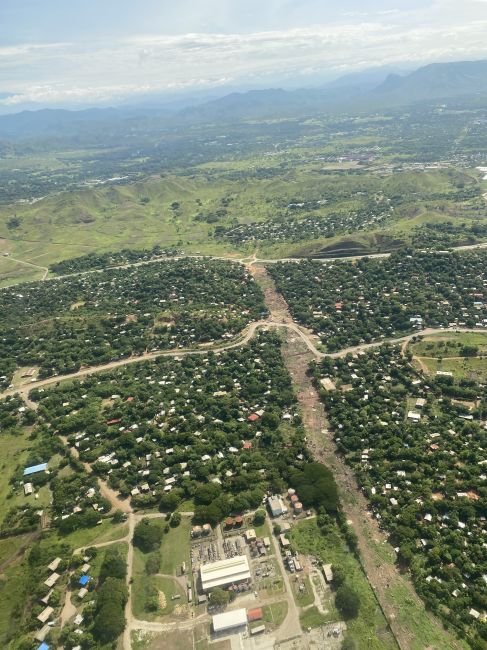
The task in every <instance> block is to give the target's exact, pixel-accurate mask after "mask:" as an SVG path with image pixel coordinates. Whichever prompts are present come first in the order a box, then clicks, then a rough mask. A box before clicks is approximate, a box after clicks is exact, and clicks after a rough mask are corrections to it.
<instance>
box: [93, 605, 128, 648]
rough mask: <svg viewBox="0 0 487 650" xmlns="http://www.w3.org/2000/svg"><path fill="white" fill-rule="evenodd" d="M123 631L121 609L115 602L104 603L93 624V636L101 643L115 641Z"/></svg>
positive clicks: (123, 624) (123, 618)
mask: <svg viewBox="0 0 487 650" xmlns="http://www.w3.org/2000/svg"><path fill="white" fill-rule="evenodd" d="M124 629H125V616H124V612H123V609H122V608H121V607H120V606H119V604H118V603H116V602H106V603H104V604H103V605H102V607H101V608H100V609H99V610H98V612H97V614H96V616H95V621H94V624H93V636H94V637H95V639H97V640H98V641H101V642H102V643H111V642H112V641H115V639H117V638H118V637H119V636H120V635H121V634H122V632H123V631H124Z"/></svg>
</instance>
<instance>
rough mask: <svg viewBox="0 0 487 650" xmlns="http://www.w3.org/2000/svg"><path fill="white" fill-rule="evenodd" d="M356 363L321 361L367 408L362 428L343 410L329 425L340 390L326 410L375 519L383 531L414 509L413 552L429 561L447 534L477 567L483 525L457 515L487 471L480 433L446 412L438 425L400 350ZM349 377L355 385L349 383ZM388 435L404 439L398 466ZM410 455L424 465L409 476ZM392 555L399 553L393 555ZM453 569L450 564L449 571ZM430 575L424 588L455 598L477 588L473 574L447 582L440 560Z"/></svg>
mask: <svg viewBox="0 0 487 650" xmlns="http://www.w3.org/2000/svg"><path fill="white" fill-rule="evenodd" d="M354 357H355V358H354V359H352V360H351V361H350V360H349V359H340V360H333V361H330V362H327V365H328V366H329V365H331V363H333V364H334V365H333V367H332V368H330V369H329V370H328V368H327V370H328V374H330V375H331V379H333V380H334V381H337V380H340V381H341V382H343V383H344V384H349V385H350V390H353V391H354V397H353V400H354V402H353V403H354V404H355V405H358V404H360V402H361V401H364V400H365V398H367V399H366V400H365V401H367V402H368V403H369V404H370V409H371V410H370V412H369V415H368V419H367V421H366V420H364V421H363V422H362V423H357V420H356V419H354V420H353V422H354V425H353V429H352V430H351V429H349V428H348V427H347V426H346V425H344V424H343V422H347V420H348V418H347V411H346V409H345V410H343V407H342V406H340V407H339V413H340V419H339V420H338V422H334V421H333V417H334V415H333V414H334V412H335V407H334V403H336V404H337V406H338V405H339V404H342V405H343V404H344V403H346V402H345V400H344V394H343V393H342V392H341V391H335V392H327V393H326V403H327V410H328V412H329V413H330V416H331V420H332V422H333V426H334V428H335V440H336V441H337V442H338V443H339V444H341V445H344V448H345V449H347V440H348V436H352V437H353V440H354V449H353V451H352V450H349V458H350V459H354V462H355V463H356V467H357V468H359V467H360V472H361V476H362V477H365V476H366V474H368V475H369V479H367V478H363V481H364V482H365V484H366V487H364V491H365V492H366V494H367V495H368V496H369V497H371V499H372V512H373V514H374V516H375V517H376V518H377V519H378V520H381V521H383V522H384V525H385V527H386V528H387V522H388V521H393V522H394V525H397V524H396V522H397V520H399V523H400V519H401V513H402V512H404V510H405V509H407V508H408V507H411V508H414V509H415V510H416V511H417V516H416V523H415V528H416V529H417V531H416V532H417V540H416V552H417V553H428V554H429V552H430V550H431V549H432V548H433V546H434V545H435V544H436V543H437V542H436V540H437V539H439V538H441V537H443V536H445V535H451V534H452V533H453V534H454V536H455V538H456V539H458V540H459V544H460V545H461V549H462V554H463V555H464V556H465V557H467V558H468V557H472V562H473V563H474V564H475V558H476V557H477V551H476V549H477V548H483V547H485V535H487V519H486V518H485V516H481V515H479V514H476V515H475V516H472V515H470V516H465V514H462V512H463V510H462V509H461V504H462V503H463V504H467V503H469V504H471V505H472V506H474V505H475V504H476V503H477V502H478V501H479V499H480V498H481V497H480V495H479V493H478V492H477V490H476V489H474V488H472V485H473V484H474V485H482V484H483V483H484V482H485V481H486V480H487V472H486V471H485V469H484V466H485V464H487V461H483V460H482V456H481V454H480V455H479V446H478V440H479V439H478V434H476V433H475V431H465V430H463V426H464V424H463V422H462V420H464V419H465V416H464V415H463V414H462V413H461V412H459V413H458V415H456V416H455V415H454V414H451V413H449V415H448V419H447V420H446V421H445V420H444V419H443V418H442V416H441V415H440V414H439V413H438V409H440V410H441V400H440V401H438V400H437V399H436V398H435V397H434V395H433V394H432V393H430V392H428V387H427V386H426V385H425V384H424V381H423V380H422V379H419V378H418V377H417V376H416V375H415V373H414V372H413V371H412V370H411V367H410V366H409V365H408V363H407V361H406V360H404V359H402V358H401V356H400V352H399V350H390V351H388V352H387V354H385V353H384V351H378V350H376V351H369V352H368V353H362V354H357V355H354ZM352 374H354V375H355V379H352V377H351V375H352ZM365 375H367V377H368V378H369V380H368V381H367V382H365V380H364V378H365ZM391 375H394V378H395V383H400V384H402V385H409V386H410V388H409V391H408V392H409V395H408V397H407V398H405V397H404V395H403V394H401V395H399V396H397V395H395V393H394V391H393V390H391V389H392V383H391V381H392V378H391ZM371 377H373V380H371V379H370V378H371ZM484 390H485V389H484ZM426 395H428V397H426ZM411 399H413V400H415V401H414V405H415V409H416V410H415V411H412V410H409V411H408V407H407V406H406V404H407V403H408V402H409V403H411ZM427 400H434V402H432V405H433V406H434V407H435V409H437V410H436V418H435V419H434V420H429V418H426V417H424V415H423V414H422V411H423V410H424V408H425V406H426V404H427ZM349 408H353V409H354V412H355V406H353V407H352V406H350V407H349ZM455 419H456V423H455ZM482 426H486V425H485V424H482ZM390 432H391V434H390ZM399 432H401V433H399ZM406 432H407V436H406ZM357 433H358V434H359V435H360V439H361V448H360V449H359V450H356V448H355V444H356V438H357ZM389 435H392V436H393V437H394V438H395V437H396V436H399V435H400V436H401V438H402V439H403V441H404V442H403V445H402V447H403V448H404V450H405V453H406V457H405V459H404V460H402V458H403V456H402V455H401V452H400V448H397V450H396V454H397V457H395V456H392V457H391V449H390V447H389V446H388V445H389V444H390V443H389V442H388V440H389V438H388V436H389ZM395 439H396V438H395ZM386 449H387V452H386ZM408 449H411V450H413V449H416V453H415V456H414V457H415V458H418V455H417V450H419V453H420V454H421V457H422V458H423V460H422V462H419V463H418V462H415V465H414V474H415V476H414V477H413V476H412V474H413V468H412V467H411V465H410V463H408V461H407V454H408V452H407V450H408ZM468 450H470V451H471V453H472V454H474V455H477V457H478V458H479V462H478V463H472V462H469V463H467V464H466V465H465V464H464V462H459V457H460V454H462V457H464V455H465V453H466V452H467V451H468ZM384 453H387V457H388V459H389V463H384V462H383V458H384ZM436 456H437V457H438V461H437V460H436ZM438 463H439V464H438ZM447 473H448V477H449V478H450V480H451V477H452V476H455V481H456V486H457V489H456V491H455V493H454V494H452V493H451V491H448V490H447V489H446V487H445V486H446V481H447ZM419 475H421V476H422V479H421V480H420V479H418V476H419ZM432 485H433V486H434V487H430V489H432V493H431V497H430V499H426V498H425V497H424V488H425V487H426V488H427V487H428V486H432ZM431 501H432V502H433V503H434V502H441V508H440V509H438V510H436V509H434V508H432V507H431V504H430V502H431ZM469 510H470V511H471V512H474V511H472V509H471V508H469V509H467V510H466V512H469ZM408 525H409V524H408ZM460 540H461V541H460ZM396 551H397V552H399V548H398V549H396ZM430 564H431V562H430ZM454 567H455V564H454V563H453V564H452V565H451V568H454ZM430 572H431V573H430V574H429V575H428V576H427V577H426V583H427V584H428V583H431V582H432V581H435V582H439V583H443V585H445V583H446V582H448V583H449V585H448V589H450V594H451V596H452V597H453V598H455V599H457V598H459V597H460V596H463V597H464V598H465V597H468V596H469V595H472V594H473V592H474V591H475V590H477V589H479V588H480V587H479V584H478V578H475V577H474V576H473V575H472V574H471V572H465V571H462V580H461V581H460V583H458V582H457V580H456V577H455V575H456V574H455V573H452V575H451V578H449V579H448V580H447V579H446V578H445V576H444V567H443V565H442V563H441V561H438V563H437V566H434V567H433V566H430ZM474 581H477V582H474ZM486 581H487V578H484V582H486ZM473 610H474V612H473V613H472V612H470V613H471V616H472V617H474V618H475V616H476V613H475V612H477V610H476V609H475V607H474V608H473ZM469 611H470V608H469ZM477 613H478V612H477ZM478 614H479V618H480V619H481V618H482V617H483V616H484V614H483V613H478Z"/></svg>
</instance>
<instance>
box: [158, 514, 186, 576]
mask: <svg viewBox="0 0 487 650" xmlns="http://www.w3.org/2000/svg"><path fill="white" fill-rule="evenodd" d="M190 531H191V519H190V517H182V518H181V523H180V525H179V526H178V527H177V528H169V532H168V533H167V535H164V537H163V540H162V545H161V557H162V559H161V573H164V574H166V575H175V574H176V571H177V569H178V567H180V566H181V565H182V563H183V562H186V566H189V558H190Z"/></svg>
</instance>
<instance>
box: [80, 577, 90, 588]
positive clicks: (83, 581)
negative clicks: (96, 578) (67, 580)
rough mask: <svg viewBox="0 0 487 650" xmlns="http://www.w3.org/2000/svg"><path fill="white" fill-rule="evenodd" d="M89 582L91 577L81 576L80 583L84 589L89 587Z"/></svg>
mask: <svg viewBox="0 0 487 650" xmlns="http://www.w3.org/2000/svg"><path fill="white" fill-rule="evenodd" d="M89 581H90V576H81V578H80V579H79V583H80V585H81V586H82V587H84V586H85V585H87V584H88V582H89Z"/></svg>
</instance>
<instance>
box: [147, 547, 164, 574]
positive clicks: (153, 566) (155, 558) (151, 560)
mask: <svg viewBox="0 0 487 650" xmlns="http://www.w3.org/2000/svg"><path fill="white" fill-rule="evenodd" d="M160 566H161V554H160V553H159V552H158V551H155V552H154V553H151V554H150V555H149V556H148V557H147V560H146V561H145V572H146V573H147V575H154V574H155V573H159V568H160Z"/></svg>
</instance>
